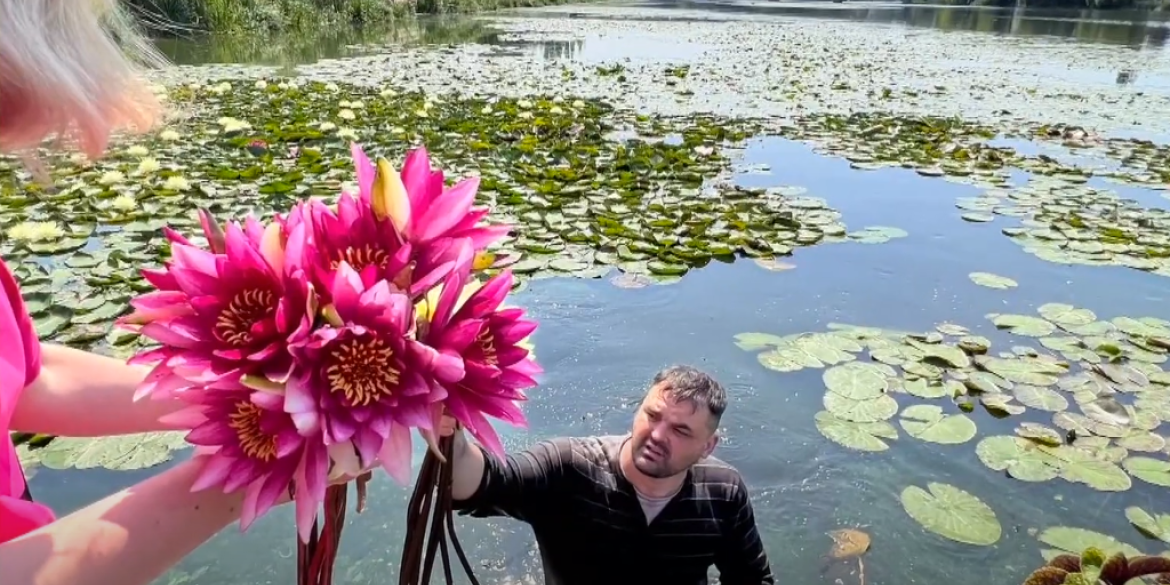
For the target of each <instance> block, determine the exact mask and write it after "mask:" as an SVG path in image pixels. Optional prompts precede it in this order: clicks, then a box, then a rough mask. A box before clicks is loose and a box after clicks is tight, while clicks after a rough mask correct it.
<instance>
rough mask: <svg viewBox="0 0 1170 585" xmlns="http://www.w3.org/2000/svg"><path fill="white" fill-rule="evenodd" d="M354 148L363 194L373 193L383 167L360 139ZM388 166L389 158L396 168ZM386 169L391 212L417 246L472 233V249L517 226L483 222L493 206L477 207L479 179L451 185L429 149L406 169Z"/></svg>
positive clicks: (412, 157) (413, 155)
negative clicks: (360, 143)
mask: <svg viewBox="0 0 1170 585" xmlns="http://www.w3.org/2000/svg"><path fill="white" fill-rule="evenodd" d="M350 151H351V154H352V156H353V160H354V165H355V166H356V167H357V182H358V188H359V190H360V192H361V193H362V194H363V196H364V195H365V194H366V193H373V192H374V190H375V186H376V183H377V179H378V175H379V171H380V169H379V167H378V166H375V165H374V163H372V162H371V161H370V159H369V157H367V156H366V154H365V152H363V151H362V149H361V146H359V145H358V144H357V143H354V144H352V145H351V147H350ZM380 162H381V161H380ZM388 167H389V163H385V164H383V165H382V168H383V169H386V170H390V169H389V168H388ZM385 174H386V175H387V176H386V178H385V180H387V181H388V184H387V186H386V187H385V188H386V190H387V193H385V197H386V201H385V205H386V207H387V213H388V215H389V216H390V217H391V218H392V220H393V221H394V224H395V226H396V227H397V228H398V231H399V233H400V234H401V235H402V237H403V239H404V240H405V241H406V242H408V243H410V244H411V245H413V246H415V247H416V248H422V249H425V248H427V247H428V246H429V245H431V244H433V243H435V242H438V241H441V240H443V239H445V238H468V239H470V240H471V246H472V248H473V249H474V250H476V251H479V250H483V249H484V248H487V247H488V245H489V244H491V243H492V242H495V241H496V240H499V239H500V238H502V237H503V236H505V235H507V233H508V231H509V230H510V229H511V228H510V226H503V225H482V224H481V223H480V222H481V221H482V220H483V219H484V218H485V217H487V214H488V208H487V207H475V194H476V191H477V190H478V189H479V179H478V178H476V177H471V178H467V179H463V180H462V181H459V182H458V183H456V184H455V185H454V186H451V187H446V186H445V183H444V177H443V171H441V170H432V169H431V161H430V157H429V156H428V155H427V150H426V148H423V147H419V148H417V149H415V150H412V151H410V153H409V154H407V155H406V160H405V161H404V162H403V164H402V172H401V173H397V174H394V173H385ZM391 174H393V175H394V176H390V175H391Z"/></svg>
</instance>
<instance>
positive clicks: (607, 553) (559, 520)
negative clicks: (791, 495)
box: [454, 436, 775, 585]
mask: <svg viewBox="0 0 1170 585" xmlns="http://www.w3.org/2000/svg"><path fill="white" fill-rule="evenodd" d="M628 438H629V437H628V436H606V437H582V438H562V439H554V440H551V441H545V442H542V443H538V444H537V445H535V446H533V447H532V448H531V449H529V450H527V451H522V452H519V453H514V454H511V455H508V456H507V457H506V458H504V460H502V461H501V460H499V459H497V458H495V457H493V456H491V455H490V454H487V453H486V452H485V455H484V458H485V460H486V465H485V467H484V474H483V479H482V480H481V481H480V485H479V490H478V491H477V492H476V493H475V495H474V496H472V497H471V498H470V499H468V500H466V501H462V502H455V503H454V507H455V509H456V510H459V511H462V512H464V513H465V514H470V515H471V516H476V517H490V516H508V517H511V518H515V519H517V520H520V521H522V522H526V523H528V524H529V525H531V526H532V530H533V533H534V534H535V536H536V541H537V543H538V544H539V546H540V555H541V561H542V563H543V565H544V573H545V583H546V584H547V585H627V584H628V585H706V584H707V583H708V581H707V571H708V569H709V568H710V567H711V566H712V565H714V566H715V567H716V569H718V571H719V581H720V583H721V585H762V584H772V583H775V581H774V579H773V577H772V571H771V568H770V567H769V565H768V558H767V555H766V554H765V552H764V547H763V543H762V542H761V541H760V536H759V533H758V532H757V530H756V523H755V517H754V515H753V513H752V505H751V501H750V499H749V497H748V491H747V487H746V486H744V483H743V479H742V478H741V477H740V475H739V472H738V471H736V470H735V468H733V467H731V466H730V465H728V464H726V463H723V462H722V461H719V460H718V459H715V458H707V459H704V460H703V461H701V462H699V463H697V464H696V465H694V466H693V467H692V468H691V470H690V472H688V474H687V479H686V481H685V482H684V484H683V486H682V489H681V490H679V492H678V493H677V494H676V495H675V496H674V497H673V498H672V499H671V500H670V501H669V502H667V503H666V504H665V506H663V507H662V509H661V511H660V512H658V514H657V515H656V516H655V517H654V518H653V519H652V520H650V521H649V522H647V519H646V515H645V512H644V511H643V507H642V504H641V502H639V499H638V494H637V492H636V491H635V490H634V487H633V485H631V484H630V482H629V481H627V480H626V478H625V477H624V476H623V475H622V473H621V468H620V466H619V464H618V454H619V453H620V452H621V447H622V444H623V443H624V442H625V441H626V440H628Z"/></svg>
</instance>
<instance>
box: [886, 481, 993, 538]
mask: <svg viewBox="0 0 1170 585" xmlns="http://www.w3.org/2000/svg"><path fill="white" fill-rule="evenodd" d="M926 487H927V489H922V488H920V487H918V486H913V485H912V486H909V487H907V488H906V489H904V490H902V496H901V499H902V507H903V508H905V510H906V513H907V514H909V515H910V517H911V518H914V520H915V521H917V522H918V523H919V524H921V525H922V527H923V528H925V529H926V530H929V531H930V532H933V533H935V534H938V535H939V536H942V537H944V538H949V539H951V540H954V541H957V542H963V543H966V544H973V545H979V546H990V545H993V544H995V543H996V542H998V541H999V538H1000V535H1001V533H1002V529H1001V528H1000V524H999V520H998V519H997V518H996V516H995V511H994V510H992V509H991V507H990V506H988V505H987V504H984V503H983V502H982V501H980V500H979V498H977V497H975V496H973V495H971V494H970V493H968V492H966V491H963V490H962V489H959V488H957V487H955V486H953V485H948V484H945V483H934V482H932V483H929V484H927V486H926ZM927 490H929V491H927Z"/></svg>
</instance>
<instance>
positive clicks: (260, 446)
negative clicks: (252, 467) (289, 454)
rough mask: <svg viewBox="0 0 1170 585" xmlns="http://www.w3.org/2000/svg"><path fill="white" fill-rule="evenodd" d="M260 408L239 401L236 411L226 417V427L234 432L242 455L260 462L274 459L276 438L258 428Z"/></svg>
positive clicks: (245, 401)
mask: <svg viewBox="0 0 1170 585" xmlns="http://www.w3.org/2000/svg"><path fill="white" fill-rule="evenodd" d="M260 412H261V411H260V407H258V406H256V405H255V404H252V403H251V402H248V401H247V400H241V401H239V402H237V403H236V411H235V412H233V413H232V414H231V415H230V416H228V426H229V427H231V428H232V430H234V431H235V432H236V437H237V438H238V439H239V441H240V450H241V451H243V452H244V455H247V456H248V457H251V458H253V459H258V460H260V461H272V460H273V459H276V437H273V436H272V435H269V434H267V433H265V432H264V431H263V430H262V429H261V428H260Z"/></svg>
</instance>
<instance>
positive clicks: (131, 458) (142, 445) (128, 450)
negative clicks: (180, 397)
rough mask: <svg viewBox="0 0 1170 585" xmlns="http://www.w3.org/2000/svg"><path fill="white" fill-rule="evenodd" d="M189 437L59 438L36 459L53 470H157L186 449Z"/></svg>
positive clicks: (178, 434) (167, 434) (172, 434)
mask: <svg viewBox="0 0 1170 585" xmlns="http://www.w3.org/2000/svg"><path fill="white" fill-rule="evenodd" d="M185 436H186V433H182V432H162V433H146V434H138V435H120V436H115V437H100V438H72V437H58V438H56V439H54V440H53V442H52V443H49V445H48V446H46V447H44V448H43V449H39V450H38V452H37V456H38V458H39V460H40V462H41V465H43V466H45V467H47V468H50V469H90V468H94V467H100V468H103V469H111V470H115V471H128V470H135V469H146V468H149V467H154V466H156V465H160V464H162V463H166V462H167V461H170V460H171V457H172V455H173V453H174V451H176V450H178V449H182V448H184V447H186V446H187V442H186V440H185V439H184V437H185Z"/></svg>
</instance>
